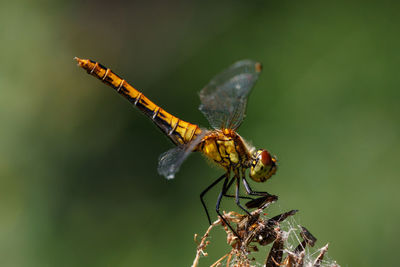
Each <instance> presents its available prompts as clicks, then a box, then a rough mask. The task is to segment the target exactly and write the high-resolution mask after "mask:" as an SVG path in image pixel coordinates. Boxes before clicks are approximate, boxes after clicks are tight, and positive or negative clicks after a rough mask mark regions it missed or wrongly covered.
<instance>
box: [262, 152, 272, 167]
mask: <svg viewBox="0 0 400 267" xmlns="http://www.w3.org/2000/svg"><path fill="white" fill-rule="evenodd" d="M260 157H261V163H262V164H263V165H264V166H269V165H272V163H271V161H272V159H271V155H270V154H269V153H268V151H267V150H263V151H262V152H261V154H260Z"/></svg>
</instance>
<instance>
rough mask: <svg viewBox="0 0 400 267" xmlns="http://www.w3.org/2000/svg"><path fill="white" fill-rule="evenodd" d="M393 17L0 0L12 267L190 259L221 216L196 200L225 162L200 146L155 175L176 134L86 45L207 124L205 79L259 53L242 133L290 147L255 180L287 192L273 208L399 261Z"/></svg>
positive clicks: (0, 209)
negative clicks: (91, 71) (155, 120)
mask: <svg viewBox="0 0 400 267" xmlns="http://www.w3.org/2000/svg"><path fill="white" fill-rule="evenodd" d="M398 14H399V6H398V5H396V2H393V3H392V2H388V1H386V2H385V1H376V2H366V1H362V2H361V1H360V2H359V3H356V2H351V1H342V2H340V1H339V2H337V1H334V3H333V2H327V1H276V2H275V3H271V2H269V1H197V2H190V1H147V2H146V3H144V1H143V2H130V3H126V2H125V1H116V2H111V1H103V0H101V1H2V2H1V4H0V39H1V42H0V93H1V95H0V122H1V130H0V265H1V266H99V267H101V266H190V264H191V263H192V261H193V259H194V255H195V249H196V244H195V243H194V241H193V234H194V233H199V234H201V233H203V232H204V231H205V230H206V228H207V226H208V225H207V220H206V217H205V214H204V212H203V210H202V206H201V204H200V201H199V193H200V192H201V191H202V190H203V189H204V188H205V187H206V186H207V185H208V184H210V183H211V182H212V181H213V180H214V179H215V178H216V177H218V176H219V175H220V174H221V173H222V170H219V169H217V168H214V167H210V164H208V163H207V162H206V161H205V160H204V159H202V157H201V156H200V155H193V156H191V157H190V158H189V159H188V160H187V162H185V164H184V165H183V167H182V168H181V171H180V172H179V173H178V175H177V177H176V178H175V179H174V180H172V181H167V180H166V179H164V178H163V177H160V176H159V175H158V174H157V159H158V156H159V154H161V153H162V152H164V151H166V150H168V149H169V148H171V147H172V144H170V142H169V141H168V140H167V139H166V138H165V137H164V136H163V135H162V134H161V133H160V132H159V131H158V129H157V128H156V127H154V126H153V125H152V123H151V122H150V121H149V120H148V119H147V118H145V117H144V116H143V115H142V114H140V112H138V111H137V110H135V109H134V108H132V107H131V105H130V104H129V103H128V102H127V101H126V100H124V99H123V98H121V97H120V96H118V95H117V94H116V93H115V92H114V91H113V90H111V89H110V88H108V87H107V86H105V85H103V84H102V83H101V82H99V81H98V80H96V79H94V78H93V77H91V76H89V75H87V74H86V73H85V72H84V71H83V70H81V69H79V68H78V67H76V62H74V61H73V57H74V56H79V57H82V58H90V59H93V60H96V61H99V62H101V63H102V64H104V65H106V66H108V67H110V68H112V69H113V70H114V71H115V72H116V73H118V74H119V75H121V76H122V77H124V78H125V79H127V80H128V81H130V82H131V84H133V85H134V86H135V87H136V88H139V89H140V90H142V91H143V92H144V93H145V94H146V95H147V96H148V97H149V98H150V99H152V100H153V101H154V102H156V103H157V104H159V105H161V106H162V107H163V108H165V109H166V110H168V111H169V112H171V113H172V114H175V115H177V116H179V117H181V118H182V119H184V120H187V121H191V122H194V123H198V124H200V125H202V126H207V125H208V123H207V121H206V119H205V118H203V116H202V114H201V113H200V112H199V111H198V105H199V99H198V94H197V93H198V92H199V91H200V89H201V88H202V87H203V86H204V85H205V84H206V83H207V82H208V81H209V80H210V79H211V78H212V77H213V75H215V74H216V73H218V72H219V71H221V70H222V69H224V68H225V67H227V66H228V65H230V64H232V63H233V62H235V61H236V60H239V59H243V58H252V59H256V60H259V61H261V62H262V63H263V66H264V70H263V73H262V75H261V76H260V79H259V82H258V83H257V85H256V87H255V89H254V90H253V92H252V95H251V96H250V99H249V103H248V109H247V117H246V119H245V122H244V123H243V124H242V126H241V128H240V129H239V133H240V134H241V135H242V136H244V137H245V138H246V139H247V140H249V141H251V142H252V143H253V144H254V145H255V146H257V147H264V148H268V149H269V150H270V151H272V152H273V153H274V154H276V155H277V156H278V158H279V163H280V169H279V171H278V173H277V175H276V176H274V177H273V179H271V180H270V181H268V182H267V183H265V184H257V185H255V184H253V187H255V188H257V189H258V190H267V191H269V192H271V193H274V194H277V195H279V196H280V200H279V201H278V203H276V204H275V206H274V207H273V208H272V209H271V211H269V213H270V214H271V215H274V214H277V213H278V212H282V211H286V210H290V209H299V210H300V212H299V213H298V214H297V215H296V222H297V223H300V224H302V225H304V226H306V227H307V228H308V229H309V230H310V231H311V232H312V233H313V234H314V235H315V236H316V237H317V238H318V240H319V241H318V243H317V244H318V246H322V245H324V244H325V243H327V242H329V243H330V248H329V253H328V254H329V258H331V259H335V260H336V261H337V262H338V263H340V264H341V265H342V266H396V265H398V257H397V255H396V248H398V239H399V235H400V227H399V223H400V209H399V207H398V205H399V203H400V194H399V186H400V179H399V178H400V175H399V174H400V171H399V159H400V158H399V156H400V154H399V150H400V138H399V134H400V118H399V115H400V105H399V100H400V90H399V85H400V75H399V65H400V54H399V47H400V38H399V26H400V17H399V16H398ZM217 194H218V192H217V189H216V190H213V191H211V192H210V193H209V194H208V195H207V203H208V205H209V207H210V210H211V211H213V209H214V208H213V207H214V205H215V200H216V197H217ZM231 202H233V201H225V202H224V204H223V205H224V209H226V210H230V209H231V208H233V207H234V205H232V203H231ZM212 214H213V215H214V216H215V213H214V212H212ZM214 218H215V217H214ZM211 241H212V243H211V245H210V246H209V249H208V252H209V254H210V256H209V258H204V259H202V261H201V263H202V265H203V266H208V265H209V264H210V263H211V262H213V261H215V260H216V259H217V257H219V256H222V255H223V254H224V253H226V252H227V251H228V249H229V248H228V246H227V245H226V244H225V241H224V235H223V233H222V231H221V232H218V231H216V233H215V234H214V235H213V238H212V240H211ZM263 253H266V252H263Z"/></svg>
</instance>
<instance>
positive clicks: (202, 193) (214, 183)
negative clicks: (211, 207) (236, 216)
mask: <svg viewBox="0 0 400 267" xmlns="http://www.w3.org/2000/svg"><path fill="white" fill-rule="evenodd" d="M225 177H226V173H225V174H223V175H222V176H221V177H219V178H218V179H217V180H215V181H214V182H213V183H212V184H210V185H209V186H208V187H207V188H206V189H204V190H203V192H201V194H200V201H201V204H203V207H204V210H205V211H206V214H207V219H208V223H209V224H210V225H211V218H210V214H209V213H208V209H207V206H206V203H205V202H204V199H203V197H204V195H205V194H206V193H207V192H208V191H209V190H210V189H211V188H213V187H214V186H215V185H216V184H218V183H219V182H220V181H221V180H222V179H224V178H225Z"/></svg>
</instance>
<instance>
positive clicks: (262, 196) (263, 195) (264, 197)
mask: <svg viewBox="0 0 400 267" xmlns="http://www.w3.org/2000/svg"><path fill="white" fill-rule="evenodd" d="M242 181H243V185H244V187H245V189H246V192H247V194H249V195H251V196H259V198H255V199H252V200H250V201H249V202H247V203H246V207H247V208H259V207H261V206H262V205H263V204H265V203H267V202H272V201H276V200H278V197H277V196H275V195H271V194H270V193H268V192H260V191H253V190H252V189H251V187H250V185H249V183H248V182H247V180H246V177H242Z"/></svg>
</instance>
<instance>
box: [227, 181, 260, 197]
mask: <svg viewBox="0 0 400 267" xmlns="http://www.w3.org/2000/svg"><path fill="white" fill-rule="evenodd" d="M234 181H235V179H232V180H230V181H229V183H228V185H227V190H226V191H228V189H229V188H230V187H231V186H232V184H233V182H234ZM224 197H231V198H235V197H236V195H228V194H224ZM239 198H242V199H253V198H251V197H247V196H239Z"/></svg>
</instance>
